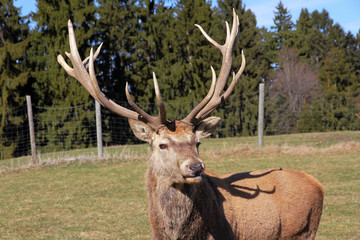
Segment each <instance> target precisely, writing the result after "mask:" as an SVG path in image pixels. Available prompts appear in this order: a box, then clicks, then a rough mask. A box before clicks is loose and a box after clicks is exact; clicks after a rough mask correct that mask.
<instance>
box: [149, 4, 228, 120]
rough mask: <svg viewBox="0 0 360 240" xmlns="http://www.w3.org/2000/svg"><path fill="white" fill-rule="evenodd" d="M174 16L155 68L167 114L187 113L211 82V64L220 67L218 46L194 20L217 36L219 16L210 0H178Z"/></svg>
mask: <svg viewBox="0 0 360 240" xmlns="http://www.w3.org/2000/svg"><path fill="white" fill-rule="evenodd" d="M174 11H175V12H174V14H173V16H174V17H173V19H171V18H168V24H166V25H167V26H168V27H165V29H166V32H165V33H163V36H164V38H162V42H159V44H162V50H161V52H162V55H163V57H161V58H160V59H158V60H157V61H156V62H155V69H156V73H157V76H158V79H159V84H160V86H161V89H162V96H163V99H164V100H165V102H166V103H167V106H166V107H167V113H168V118H169V119H171V120H174V119H181V118H183V117H186V115H187V114H188V113H189V111H190V109H192V108H193V107H194V106H195V105H194V103H195V104H196V103H198V102H199V101H201V100H202V99H203V98H204V97H205V96H206V94H207V91H208V88H209V87H210V82H211V70H210V66H211V65H213V66H214V68H215V69H220V68H219V67H218V66H219V65H220V64H221V58H220V54H219V52H218V50H217V49H216V48H215V47H213V46H212V45H211V44H210V43H209V42H208V41H207V40H206V39H205V38H204V37H203V36H202V34H201V32H200V31H199V29H198V28H197V27H195V25H194V24H199V25H201V26H202V27H203V28H204V29H205V31H207V32H208V33H209V35H211V36H217V34H214V33H216V31H217V30H218V28H217V24H220V23H219V20H218V18H217V17H218V16H217V15H216V14H215V13H214V12H213V11H212V10H211V6H210V4H209V3H207V2H205V1H201V0H196V1H190V0H184V1H178V2H177V3H176V5H175V7H174Z"/></svg>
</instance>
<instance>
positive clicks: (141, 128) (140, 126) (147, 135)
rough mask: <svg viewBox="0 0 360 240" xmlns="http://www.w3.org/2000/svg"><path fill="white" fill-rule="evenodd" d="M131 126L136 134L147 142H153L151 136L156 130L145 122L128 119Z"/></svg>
mask: <svg viewBox="0 0 360 240" xmlns="http://www.w3.org/2000/svg"><path fill="white" fill-rule="evenodd" d="M128 120H129V124H130V128H131V130H132V131H133V133H134V134H135V136H136V137H137V138H138V139H140V140H142V141H145V142H148V143H150V142H151V139H152V138H151V136H152V134H153V133H154V131H153V130H152V129H151V128H150V127H149V126H148V125H147V124H146V123H144V122H142V121H138V120H133V119H128Z"/></svg>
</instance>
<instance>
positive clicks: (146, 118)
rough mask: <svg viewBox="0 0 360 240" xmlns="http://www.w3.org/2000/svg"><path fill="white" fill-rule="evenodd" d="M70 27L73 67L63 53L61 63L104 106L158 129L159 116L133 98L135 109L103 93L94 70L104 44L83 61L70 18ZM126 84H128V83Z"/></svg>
mask: <svg viewBox="0 0 360 240" xmlns="http://www.w3.org/2000/svg"><path fill="white" fill-rule="evenodd" d="M68 29H69V43H70V53H67V52H66V53H65V54H66V55H67V56H68V58H69V59H70V61H71V63H72V65H73V67H72V68H71V67H70V66H69V65H68V64H67V63H66V61H65V59H64V58H63V57H62V56H61V55H58V57H57V59H58V62H59V64H60V65H61V66H62V67H63V68H64V69H65V71H66V72H67V73H68V74H69V75H70V76H72V77H74V78H75V79H77V80H78V81H79V82H80V83H81V85H83V86H84V88H85V89H86V90H87V91H88V92H89V93H90V95H91V96H92V97H93V98H94V99H95V100H97V101H98V102H99V103H101V104H102V105H103V106H104V107H106V108H108V109H109V110H110V111H112V112H114V113H116V114H118V115H120V116H123V117H126V118H129V119H135V120H141V121H143V122H145V123H147V124H148V125H149V126H150V127H151V128H153V129H157V128H158V127H159V126H160V125H161V123H162V122H161V121H160V120H158V119H157V118H155V117H153V116H151V115H149V114H147V113H146V112H145V111H143V110H142V109H141V108H136V107H134V106H136V104H135V103H133V101H132V100H131V98H128V99H130V100H131V101H129V103H130V105H131V106H133V107H134V109H135V111H132V110H130V109H127V108H125V107H122V106H120V105H119V104H117V103H115V102H114V101H112V100H111V99H108V98H107V97H106V96H105V95H104V94H103V92H102V91H101V90H100V88H99V85H98V82H97V80H96V75H95V70H94V60H95V59H96V57H97V56H98V55H99V53H100V49H101V47H102V44H100V46H99V47H98V48H97V50H96V52H95V54H94V53H93V49H92V48H91V50H90V56H89V57H87V58H86V59H85V60H84V61H82V60H81V58H80V55H79V52H78V49H77V46H76V39H75V34H74V29H73V25H72V23H71V21H70V20H69V21H68ZM87 68H89V72H88V71H87V70H86V69H87ZM126 86H128V85H127V84H126ZM127 94H128V91H127ZM159 119H160V117H159ZM161 120H162V119H161Z"/></svg>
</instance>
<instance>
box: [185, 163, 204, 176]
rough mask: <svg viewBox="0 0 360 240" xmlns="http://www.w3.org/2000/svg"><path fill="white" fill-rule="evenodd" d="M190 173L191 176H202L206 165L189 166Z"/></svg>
mask: <svg viewBox="0 0 360 240" xmlns="http://www.w3.org/2000/svg"><path fill="white" fill-rule="evenodd" d="M188 172H189V174H190V175H191V176H200V174H202V173H203V172H204V165H203V164H198V165H195V166H188Z"/></svg>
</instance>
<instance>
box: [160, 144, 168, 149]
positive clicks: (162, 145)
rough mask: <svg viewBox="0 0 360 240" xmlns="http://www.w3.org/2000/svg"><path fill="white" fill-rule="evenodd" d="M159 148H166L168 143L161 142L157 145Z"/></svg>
mask: <svg viewBox="0 0 360 240" xmlns="http://www.w3.org/2000/svg"><path fill="white" fill-rule="evenodd" d="M159 148H160V149H167V148H168V145H167V144H164V143H162V144H160V145H159Z"/></svg>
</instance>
